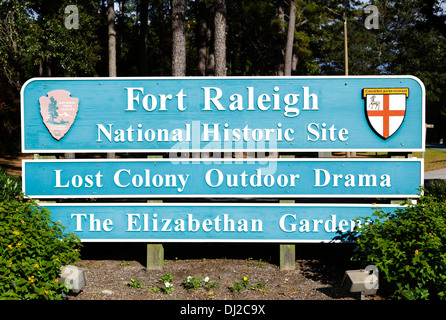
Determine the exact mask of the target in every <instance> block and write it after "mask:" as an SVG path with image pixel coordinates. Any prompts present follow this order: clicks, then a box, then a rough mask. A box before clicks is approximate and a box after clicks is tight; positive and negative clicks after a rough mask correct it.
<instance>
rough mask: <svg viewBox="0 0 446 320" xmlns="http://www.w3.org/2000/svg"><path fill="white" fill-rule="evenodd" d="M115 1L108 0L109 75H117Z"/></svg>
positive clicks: (108, 156) (110, 153)
mask: <svg viewBox="0 0 446 320" xmlns="http://www.w3.org/2000/svg"><path fill="white" fill-rule="evenodd" d="M114 5H115V1H114V0H107V6H108V8H107V21H108V76H109V77H116V76H117V72H116V30H115V8H114ZM114 157H115V153H114V152H109V153H107V158H109V159H112V158H114Z"/></svg>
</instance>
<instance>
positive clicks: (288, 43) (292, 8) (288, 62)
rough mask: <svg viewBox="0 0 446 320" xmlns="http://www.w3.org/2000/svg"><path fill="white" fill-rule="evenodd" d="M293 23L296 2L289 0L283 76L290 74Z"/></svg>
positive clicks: (294, 23) (294, 20) (294, 22)
mask: <svg viewBox="0 0 446 320" xmlns="http://www.w3.org/2000/svg"><path fill="white" fill-rule="evenodd" d="M295 25H296V3H295V2H294V1H291V4H290V20H289V22H288V35H287V40H286V47H285V76H291V66H292V60H293V44H294V28H295Z"/></svg>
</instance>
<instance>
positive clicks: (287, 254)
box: [280, 155, 296, 270]
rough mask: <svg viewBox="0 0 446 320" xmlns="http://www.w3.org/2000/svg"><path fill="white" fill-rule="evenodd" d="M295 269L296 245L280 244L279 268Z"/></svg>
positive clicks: (291, 156) (290, 201)
mask: <svg viewBox="0 0 446 320" xmlns="http://www.w3.org/2000/svg"><path fill="white" fill-rule="evenodd" d="M280 158H295V156H294V155H281V156H280ZM294 202H295V201H294V200H280V203H294ZM295 269H296V245H294V244H281V245H280V270H295Z"/></svg>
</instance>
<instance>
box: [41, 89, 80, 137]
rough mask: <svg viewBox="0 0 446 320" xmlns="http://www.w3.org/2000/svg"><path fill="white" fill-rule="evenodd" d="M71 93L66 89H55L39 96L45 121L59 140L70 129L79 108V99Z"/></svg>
mask: <svg viewBox="0 0 446 320" xmlns="http://www.w3.org/2000/svg"><path fill="white" fill-rule="evenodd" d="M70 95H71V93H70V92H68V91H65V90H54V91H50V92H48V93H47V95H46V96H42V97H40V98H39V104H40V115H41V116H42V120H43V123H44V124H45V126H46V128H47V129H48V131H49V132H50V134H51V136H52V137H53V138H54V139H56V140H58V141H59V140H60V139H62V138H63V137H64V136H65V135H66V134H67V132H68V131H69V130H70V128H71V126H72V125H73V123H74V120H75V119H76V115H77V111H78V109H79V99H78V98H72V97H70Z"/></svg>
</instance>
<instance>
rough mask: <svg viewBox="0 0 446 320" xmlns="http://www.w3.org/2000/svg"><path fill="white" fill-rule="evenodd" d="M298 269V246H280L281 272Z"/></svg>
mask: <svg viewBox="0 0 446 320" xmlns="http://www.w3.org/2000/svg"><path fill="white" fill-rule="evenodd" d="M295 269H296V246H295V245H294V244H281V245H280V270H295Z"/></svg>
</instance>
